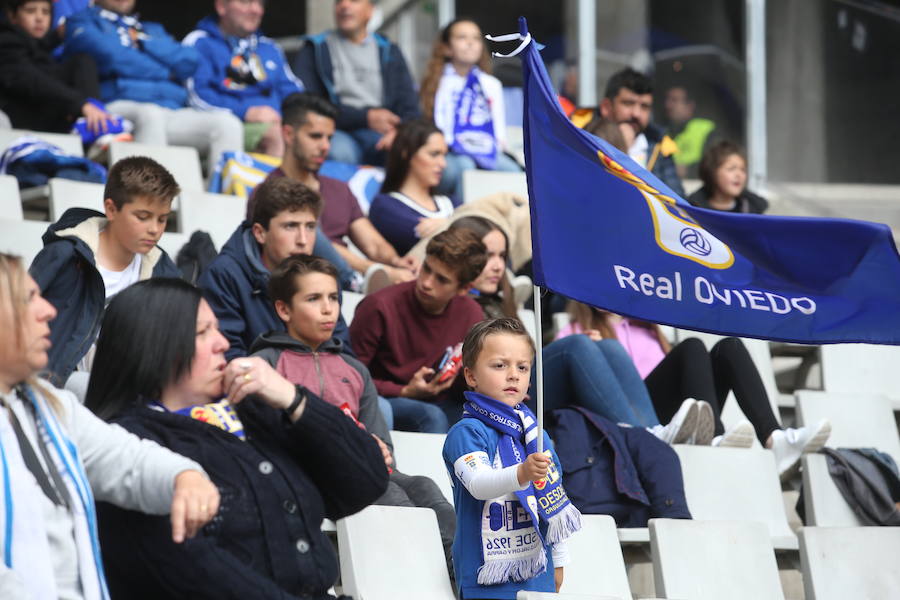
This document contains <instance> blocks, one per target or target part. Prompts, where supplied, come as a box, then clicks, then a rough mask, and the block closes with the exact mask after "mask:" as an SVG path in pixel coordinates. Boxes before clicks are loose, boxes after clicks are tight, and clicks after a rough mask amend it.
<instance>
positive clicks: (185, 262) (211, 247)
mask: <svg viewBox="0 0 900 600" xmlns="http://www.w3.org/2000/svg"><path fill="white" fill-rule="evenodd" d="M218 254H219V253H218V252H216V246H215V244H213V241H212V238H211V237H209V234H208V233H206V232H205V231H195V232H194V233H192V234H191V239H190V240H188V243H187V244H185V245H184V246H183V247H182V248H181V250H179V251H178V257H177V258H176V259H175V264H176V265H178V268H179V269H180V270H181V278H182V279H184V280H185V281H187V282H188V283H190V284H192V285H197V281H198V280H199V279H200V275H202V274H203V272H204V271H206V268H207V267H209V265H210V263H211V262H212V261H214V260H215V258H216V256H218Z"/></svg>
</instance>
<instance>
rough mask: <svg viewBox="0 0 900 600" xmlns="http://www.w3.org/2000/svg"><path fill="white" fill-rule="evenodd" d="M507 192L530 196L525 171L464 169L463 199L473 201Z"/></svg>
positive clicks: (525, 196) (524, 196)
mask: <svg viewBox="0 0 900 600" xmlns="http://www.w3.org/2000/svg"><path fill="white" fill-rule="evenodd" d="M501 192H506V193H510V194H516V195H517V196H522V197H523V198H528V182H527V181H526V179H525V173H504V172H502V171H482V170H481V169H470V170H468V171H463V201H464V202H472V201H474V200H478V199H479V198H484V197H485V196H490V195H492V194H498V193H501Z"/></svg>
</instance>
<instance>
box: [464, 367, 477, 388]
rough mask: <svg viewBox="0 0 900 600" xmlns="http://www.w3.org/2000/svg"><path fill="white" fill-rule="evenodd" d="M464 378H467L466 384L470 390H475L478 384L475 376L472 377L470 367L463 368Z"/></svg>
mask: <svg viewBox="0 0 900 600" xmlns="http://www.w3.org/2000/svg"><path fill="white" fill-rule="evenodd" d="M463 377H465V378H466V384H468V386H469V387H470V388H473V389H474V388H475V383H476V381H475V376H474V375H472V370H471V369H469V367H463Z"/></svg>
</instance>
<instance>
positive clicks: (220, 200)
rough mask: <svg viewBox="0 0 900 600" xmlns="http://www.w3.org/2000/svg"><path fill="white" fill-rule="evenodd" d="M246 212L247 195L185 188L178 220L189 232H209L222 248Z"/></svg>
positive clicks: (186, 231)
mask: <svg viewBox="0 0 900 600" xmlns="http://www.w3.org/2000/svg"><path fill="white" fill-rule="evenodd" d="M246 213H247V200H246V198H240V197H238V196H232V195H229V194H213V193H210V192H203V191H197V190H187V189H186V190H185V191H184V192H182V194H181V207H180V210H179V211H178V222H179V226H180V229H181V231H183V232H184V233H186V234H191V233H193V232H194V231H198V230H199V231H205V232H207V233H208V234H209V236H210V237H211V238H212V241H213V244H215V246H216V249H217V250H220V249H221V248H222V246H224V245H225V242H227V241H228V238H230V237H231V234H232V233H234V231H235V230H236V229H237V228H238V225H240V224H241V223H242V222H243V221H244V215H245V214H246Z"/></svg>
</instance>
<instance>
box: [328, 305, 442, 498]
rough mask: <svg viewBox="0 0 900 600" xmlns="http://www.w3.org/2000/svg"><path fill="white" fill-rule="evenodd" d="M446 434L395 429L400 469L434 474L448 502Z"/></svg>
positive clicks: (395, 454)
mask: <svg viewBox="0 0 900 600" xmlns="http://www.w3.org/2000/svg"><path fill="white" fill-rule="evenodd" d="M345 294H346V292H345ZM446 438H447V436H446V435H444V434H443V433H414V432H411V431H391V441H392V442H393V443H394V459H395V460H396V461H397V470H399V471H400V472H401V473H406V474H407V475H424V476H425V477H429V478H431V480H432V481H434V482H435V483H436V484H437V486H438V487H439V488H440V489H441V493H442V494H444V497H445V498H447V502H449V503H450V504H453V487H452V486H453V484H452V483H451V481H450V475H449V474H448V473H447V469H446V468H445V467H444V457H443V450H444V440H445V439H446Z"/></svg>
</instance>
